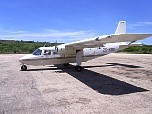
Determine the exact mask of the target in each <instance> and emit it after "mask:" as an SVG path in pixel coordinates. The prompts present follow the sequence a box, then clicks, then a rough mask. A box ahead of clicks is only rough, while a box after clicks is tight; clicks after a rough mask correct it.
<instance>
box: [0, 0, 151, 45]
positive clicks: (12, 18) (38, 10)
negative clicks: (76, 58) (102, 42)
mask: <svg viewBox="0 0 152 114" xmlns="http://www.w3.org/2000/svg"><path fill="white" fill-rule="evenodd" d="M120 20H123V21H124V20H125V21H127V32H128V33H152V1H151V0H1V1H0V39H15V40H32V41H33V40H34V41H49V42H55V41H56V40H58V42H65V43H67V42H72V41H77V40H82V39H86V38H91V37H94V36H98V35H105V34H113V33H114V32H115V29H116V27H117V24H118V22H119V21H120ZM140 42H142V43H145V44H152V37H151V38H148V39H145V40H142V41H140Z"/></svg>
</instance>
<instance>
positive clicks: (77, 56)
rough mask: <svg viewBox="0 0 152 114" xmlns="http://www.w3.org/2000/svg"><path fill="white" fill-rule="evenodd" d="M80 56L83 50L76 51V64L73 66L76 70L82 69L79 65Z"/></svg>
mask: <svg viewBox="0 0 152 114" xmlns="http://www.w3.org/2000/svg"><path fill="white" fill-rule="evenodd" d="M82 56H83V50H77V51H76V64H77V65H76V66H75V70H76V71H78V72H81V71H82V67H81V66H80V65H81V62H82Z"/></svg>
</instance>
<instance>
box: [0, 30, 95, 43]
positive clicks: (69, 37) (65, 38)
mask: <svg viewBox="0 0 152 114" xmlns="http://www.w3.org/2000/svg"><path fill="white" fill-rule="evenodd" d="M93 36H95V34H94V33H93V32H91V31H71V30H69V31H59V30H53V29H49V30H45V31H44V32H28V31H6V30H5V31H3V30H0V39H8V40H30V41H31V40H32V41H49V42H54V41H56V40H58V41H59V42H71V41H77V40H82V39H85V38H91V37H93Z"/></svg>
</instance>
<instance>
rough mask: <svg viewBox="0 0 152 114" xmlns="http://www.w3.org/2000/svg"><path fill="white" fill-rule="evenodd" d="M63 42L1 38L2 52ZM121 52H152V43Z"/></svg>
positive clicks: (19, 52) (24, 49) (19, 50)
mask: <svg viewBox="0 0 152 114" xmlns="http://www.w3.org/2000/svg"><path fill="white" fill-rule="evenodd" d="M59 44H63V43H50V42H34V41H23V40H21V41H15V40H0V53H1V54H5V53H6V54H7V53H8V54H9V53H18V54H21V53H32V52H33V51H34V50H35V49H37V48H39V47H42V46H44V45H45V46H46V47H49V46H55V45H59ZM119 52H126V53H135V54H152V45H143V46H131V47H128V48H126V49H124V50H121V51H119Z"/></svg>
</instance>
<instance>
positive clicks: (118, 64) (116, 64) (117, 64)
mask: <svg viewBox="0 0 152 114" xmlns="http://www.w3.org/2000/svg"><path fill="white" fill-rule="evenodd" d="M107 64H109V65H111V66H123V67H128V68H143V67H141V66H136V65H128V64H122V63H107Z"/></svg>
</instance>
